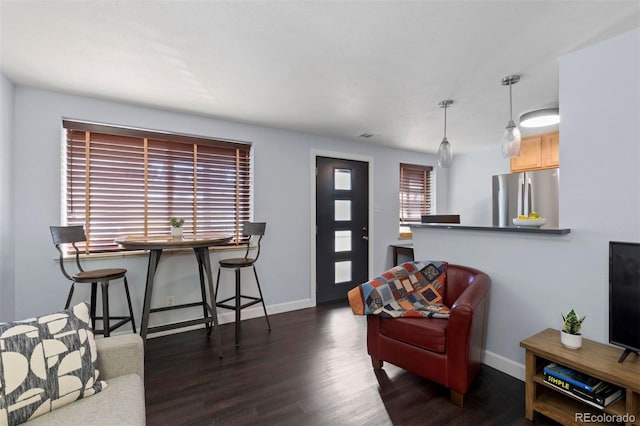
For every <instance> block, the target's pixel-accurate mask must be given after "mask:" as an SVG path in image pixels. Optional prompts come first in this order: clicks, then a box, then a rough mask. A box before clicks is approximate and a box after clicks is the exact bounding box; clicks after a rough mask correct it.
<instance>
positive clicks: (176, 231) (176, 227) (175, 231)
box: [171, 216, 184, 238]
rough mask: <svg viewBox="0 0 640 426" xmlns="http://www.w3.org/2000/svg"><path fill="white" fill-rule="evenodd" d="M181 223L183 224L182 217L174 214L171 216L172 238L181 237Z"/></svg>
mask: <svg viewBox="0 0 640 426" xmlns="http://www.w3.org/2000/svg"><path fill="white" fill-rule="evenodd" d="M182 225H184V219H181V218H179V217H175V216H174V217H172V218H171V236H172V237H173V238H181V237H182Z"/></svg>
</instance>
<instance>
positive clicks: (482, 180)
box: [449, 132, 509, 226]
mask: <svg viewBox="0 0 640 426" xmlns="http://www.w3.org/2000/svg"><path fill="white" fill-rule="evenodd" d="M499 136H500V132H499V133H497V137H499ZM502 173H509V159H505V158H504V157H503V156H502V151H501V148H500V145H499V144H496V146H494V147H491V148H489V149H486V150H483V151H477V152H474V153H471V154H463V155H458V156H456V158H455V161H454V162H453V165H452V167H451V178H450V186H449V210H450V211H451V213H454V214H457V213H459V214H460V223H461V224H462V225H468V226H491V224H492V212H491V209H492V200H491V197H492V189H491V177H492V176H493V175H498V174H502Z"/></svg>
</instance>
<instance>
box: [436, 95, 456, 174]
mask: <svg viewBox="0 0 640 426" xmlns="http://www.w3.org/2000/svg"><path fill="white" fill-rule="evenodd" d="M438 105H440V108H444V137H443V138H442V142H440V146H439V147H438V166H439V167H441V168H447V167H450V166H451V160H452V159H453V152H452V151H451V144H450V143H449V141H448V140H447V108H449V107H450V106H451V105H453V101H452V100H451V99H446V100H444V101H440V103H439V104H438Z"/></svg>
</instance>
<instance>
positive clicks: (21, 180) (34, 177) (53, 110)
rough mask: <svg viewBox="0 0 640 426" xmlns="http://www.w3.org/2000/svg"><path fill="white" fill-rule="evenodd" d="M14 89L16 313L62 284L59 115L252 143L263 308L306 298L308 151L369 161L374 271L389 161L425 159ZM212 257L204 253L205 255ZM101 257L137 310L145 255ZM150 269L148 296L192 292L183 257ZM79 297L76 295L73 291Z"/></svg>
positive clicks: (60, 294) (43, 304)
mask: <svg viewBox="0 0 640 426" xmlns="http://www.w3.org/2000/svg"><path fill="white" fill-rule="evenodd" d="M15 97H16V100H15V135H16V138H15V145H14V146H13V149H14V150H15V173H14V179H13V189H14V190H15V210H14V213H15V220H14V226H15V229H17V230H19V231H18V232H19V235H20V238H19V239H18V240H17V241H16V244H15V258H16V262H15V284H16V286H15V287H16V295H15V316H16V318H23V317H27V316H32V315H37V314H42V313H46V312H50V311H51V310H55V309H59V308H60V307H61V306H62V305H63V303H64V300H65V297H66V292H67V289H68V283H67V282H66V281H65V280H64V278H63V277H62V275H61V274H60V271H59V270H58V265H57V263H55V262H54V261H53V259H54V257H55V256H56V251H55V249H54V247H53V245H52V243H51V237H50V234H49V229H48V227H49V226H50V225H52V224H59V223H60V220H61V215H60V149H61V142H60V135H61V118H62V117H69V118H75V119H84V120H91V121H97V122H104V123H113V124H118V125H125V126H126V125H129V126H136V127H143V128H149V129H158V130H166V131H173V132H181V133H189V134H196V135H204V136H208V137H218V138H224V139H232V140H240V141H249V142H253V146H254V158H255V173H254V176H255V209H254V212H255V219H256V220H260V221H266V222H268V225H267V234H266V236H265V238H264V240H263V242H264V251H263V252H262V254H261V258H260V261H259V262H258V270H259V273H260V276H261V277H260V281H261V283H262V286H263V292H264V297H265V300H266V302H267V304H268V307H269V308H270V311H271V312H281V311H285V310H289V309H296V308H300V307H306V306H309V303H310V299H311V295H310V280H311V277H310V272H309V271H310V262H311V258H310V250H311V247H310V246H311V236H310V229H311V223H310V217H311V213H310V212H309V205H310V198H309V197H310V195H309V194H310V188H311V185H312V182H311V173H310V161H309V159H310V155H311V152H312V150H323V151H335V152H344V153H347V154H354V155H363V156H368V157H371V158H372V159H373V163H374V169H373V173H374V179H373V180H374V187H373V188H372V191H373V192H372V194H373V196H374V204H375V206H376V209H375V213H374V223H373V224H371V225H372V226H371V229H372V234H373V241H374V245H375V247H374V268H373V270H374V273H380V272H382V271H384V270H385V269H387V268H388V267H389V266H390V264H391V255H390V250H389V248H388V244H390V243H393V242H397V237H398V211H399V207H398V185H399V184H398V179H399V176H398V174H399V165H398V164H399V163H400V162H414V163H419V164H420V163H422V164H427V165H434V164H435V159H434V157H433V156H432V155H426V154H418V153H414V152H409V151H399V150H393V149H388V148H382V147H378V146H373V145H370V144H367V143H364V142H363V143H354V142H348V141H344V140H336V139H328V138H321V137H318V136H313V135H307V134H301V133H293V132H286V131H281V130H276V129H269V128H264V127H258V126H251V125H246V124H239V123H234V122H229V121H222V120H215V119H211V118H205V117H200V116H194V115H186V114H179V113H173V112H168V111H161V110H154V109H150V108H144V107H138V106H131V105H124V104H119V103H113V102H107V101H102V100H96V99H90V98H85V97H78V96H69V95H62V94H58V93H53V92H47V91H41V90H35V89H31V88H27V87H17V88H16V95H15ZM436 178H437V177H436ZM217 256H218V254H214V255H212V262H213V263H215V262H216V261H217ZM227 256H228V254H227ZM106 265H123V266H124V267H126V268H128V269H129V274H128V276H129V281H130V283H131V285H132V287H133V288H132V292H133V294H132V297H133V303H134V307H135V308H136V310H137V311H138V312H139V311H140V310H141V306H142V299H143V296H144V293H143V290H144V288H143V287H144V279H145V275H146V258H145V257H126V258H118V259H111V260H100V261H95V263H94V264H93V265H92V267H101V266H106ZM159 268H160V269H159V271H158V280H157V282H156V288H155V291H154V303H157V304H161V303H163V302H164V301H165V299H166V296H168V295H173V296H175V297H176V303H184V302H191V301H197V300H198V297H199V289H198V286H197V285H195V283H196V282H197V277H196V275H195V272H196V270H195V259H194V257H193V256H192V255H170V256H164V255H163V259H162V261H161V263H160V267H159ZM246 278H249V276H247V277H246ZM229 279H230V277H229ZM243 281H244V278H243ZM115 290H117V288H116V287H114V288H113V289H112V290H111V291H112V293H111V294H112V295H113V301H112V302H113V303H114V304H115V305H114V308H113V309H114V310H117V309H118V308H119V307H121V306H122V303H123V301H122V299H118V294H117V292H116V291H115ZM225 291H227V292H230V291H231V286H230V285H228V286H226V289H225V290H223V291H222V292H221V294H222V296H224V295H225V294H226V293H225ZM86 294H88V293H86V292H85V293H84V297H87V296H86ZM82 295H83V294H82V293H81V294H79V295H78V299H79V298H80V297H81V296H82ZM78 299H76V300H78ZM196 312H197V311H196ZM256 312H259V308H256ZM163 315H164V314H163ZM166 315H167V316H168V315H174V316H172V317H171V320H173V319H176V317H175V315H179V314H178V313H177V312H173V313H170V314H169V313H168V314H166ZM249 315H250V313H249ZM183 316H184V315H183ZM243 317H244V312H243ZM165 318H167V317H160V318H159V319H158V320H157V321H153V323H162V322H164V321H165ZM180 318H182V316H181V317H180ZM227 318H228V317H227ZM222 319H223V320H225V317H223V318H222Z"/></svg>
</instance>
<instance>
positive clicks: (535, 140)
mask: <svg viewBox="0 0 640 426" xmlns="http://www.w3.org/2000/svg"><path fill="white" fill-rule="evenodd" d="M559 144H560V135H559V133H558V132H557V131H556V132H549V133H543V134H541V135H534V136H527V137H525V138H522V145H521V148H520V156H519V157H515V158H512V159H511V171H512V172H523V171H526V170H540V169H551V168H554V167H559V166H560V146H559Z"/></svg>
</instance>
